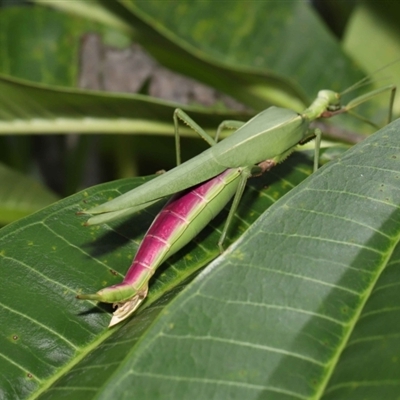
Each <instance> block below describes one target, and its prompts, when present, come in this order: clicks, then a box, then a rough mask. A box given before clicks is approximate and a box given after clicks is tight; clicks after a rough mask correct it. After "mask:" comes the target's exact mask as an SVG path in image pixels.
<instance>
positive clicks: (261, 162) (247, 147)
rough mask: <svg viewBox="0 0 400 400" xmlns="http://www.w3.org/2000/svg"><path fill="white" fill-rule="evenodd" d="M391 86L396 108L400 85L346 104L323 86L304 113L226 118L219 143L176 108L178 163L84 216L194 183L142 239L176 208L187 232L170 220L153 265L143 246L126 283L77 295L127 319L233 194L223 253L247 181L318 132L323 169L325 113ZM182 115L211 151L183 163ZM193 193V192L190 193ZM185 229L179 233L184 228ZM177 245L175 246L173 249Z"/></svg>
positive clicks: (115, 211)
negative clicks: (316, 124)
mask: <svg viewBox="0 0 400 400" xmlns="http://www.w3.org/2000/svg"><path fill="white" fill-rule="evenodd" d="M389 90H390V91H391V98H390V106H392V104H393V101H394V95H395V87H394V86H387V87H384V88H381V89H378V90H376V91H373V92H370V93H369V94H367V95H364V96H361V97H358V98H356V99H354V100H353V101H351V102H350V103H349V104H348V105H347V106H345V107H344V106H341V105H340V95H339V94H338V93H336V92H333V91H330V90H321V91H320V92H319V93H318V96H317V98H316V99H315V100H314V101H313V103H312V104H311V105H310V106H309V107H308V108H307V109H306V110H304V111H303V112H302V113H301V114H298V113H296V112H294V111H292V110H289V109H284V108H278V107H270V108H268V109H266V110H265V111H262V112H261V113H259V114H258V115H256V116H255V117H253V118H252V119H251V120H250V121H248V122H247V123H245V124H242V123H239V122H237V121H225V122H223V123H222V124H221V125H220V126H219V128H218V130H217V134H216V139H215V140H214V139H212V138H211V137H210V136H209V135H208V134H207V133H206V132H205V131H204V130H203V129H201V128H200V126H199V125H197V124H196V123H195V122H194V121H193V120H192V119H191V118H190V117H189V116H188V115H187V114H186V113H184V112H183V111H182V110H179V109H177V110H176V111H175V113H174V122H175V138H176V143H177V145H176V147H177V163H178V166H177V167H175V168H174V169H172V170H170V171H168V172H166V173H164V174H162V175H160V176H158V177H157V178H155V179H153V180H151V181H149V182H147V183H145V184H143V185H142V186H140V187H138V188H136V189H134V190H132V191H130V192H128V193H126V194H124V195H122V196H119V197H117V198H116V199H114V200H111V201H109V202H107V203H104V204H102V205H99V206H97V207H94V208H92V209H89V210H87V211H85V212H84V213H87V214H94V216H93V217H91V218H90V219H89V221H88V224H89V225H91V224H96V223H104V222H109V221H112V220H114V219H117V218H120V217H122V216H127V215H130V214H132V213H134V212H136V211H138V210H140V209H143V208H145V207H148V206H149V205H151V204H153V203H155V202H156V201H158V200H160V199H162V198H164V197H166V196H170V195H172V194H175V193H179V192H182V191H185V190H187V189H189V188H191V189H189V190H188V192H183V193H181V194H179V195H178V199H183V200H180V202H178V203H179V207H181V208H182V209H183V210H184V211H180V209H179V207H172V208H171V206H170V205H169V204H167V206H166V207H165V208H164V209H163V210H162V211H161V213H160V214H159V215H158V216H157V217H156V219H155V221H154V223H153V225H152V226H151V228H150V229H149V231H148V233H147V234H146V236H145V239H144V240H143V243H147V242H149V241H150V239H149V237H151V236H152V235H153V236H159V235H160V232H161V231H160V230H159V229H155V227H157V228H160V227H161V228H162V224H161V223H160V221H161V220H162V218H161V217H160V216H161V215H162V214H163V213H164V214H165V212H166V213H168V212H170V211H172V212H174V213H176V214H177V215H179V216H180V217H182V218H183V219H185V221H186V225H185V229H183V230H181V231H179V229H180V228H179V227H178V226H179V224H176V226H175V225H174V226H173V225H169V227H170V228H171V229H170V235H169V236H168V237H166V238H164V249H163V250H162V254H161V253H160V254H159V257H158V258H157V260H156V261H152V262H150V263H147V264H146V265H145V264H141V266H138V264H137V263H136V266H135V260H136V259H137V258H138V255H139V252H140V254H141V255H140V257H139V263H141V260H142V259H144V258H146V254H144V255H143V254H142V252H141V249H142V246H141V247H140V250H139V252H138V255H137V257H136V258H135V260H134V263H133V264H132V266H131V268H130V270H129V271H128V274H127V277H126V278H125V280H124V282H122V283H121V284H120V285H114V286H112V287H109V288H105V289H102V290H100V291H99V292H97V293H96V294H93V295H79V296H78V298H80V299H91V300H98V301H103V302H111V303H115V304H116V305H118V307H119V309H118V310H117V311H116V312H115V313H114V317H113V319H112V321H111V324H110V326H111V325H114V324H116V323H118V322H120V321H122V320H123V319H125V318H127V317H128V316H129V315H130V314H131V313H132V312H134V311H135V310H136V309H137V307H138V306H139V304H140V303H141V302H142V301H143V299H144V298H145V297H146V294H147V288H148V281H149V279H150V277H151V276H152V274H153V273H154V271H155V269H156V268H158V266H159V265H160V264H161V263H162V262H164V261H165V260H166V259H167V258H168V257H169V256H170V255H172V254H173V252H176V251H178V250H179V249H180V248H182V247H183V246H184V245H185V244H186V243H188V242H189V241H190V240H191V239H192V238H193V237H194V236H196V235H197V233H198V232H199V231H200V230H201V229H203V228H204V227H205V226H206V225H207V224H208V222H209V221H210V220H211V219H212V218H213V217H214V216H215V214H216V213H217V212H219V211H220V210H222V208H223V207H224V206H225V205H226V203H227V202H228V201H229V200H230V199H231V197H232V196H234V201H233V204H232V206H231V210H230V212H229V215H228V218H227V222H226V224H225V227H224V230H223V232H222V235H221V238H220V240H219V243H218V244H219V246H220V249H221V251H222V250H223V248H222V245H223V241H224V239H225V235H226V233H227V230H228V227H229V224H230V222H231V220H232V217H233V214H234V212H235V210H236V208H237V206H238V204H239V201H240V198H241V195H242V193H243V190H244V186H245V183H246V181H247V179H248V178H249V177H250V176H252V175H253V176H254V175H257V174H260V173H263V172H264V171H267V170H269V169H270V168H272V167H273V166H274V165H276V164H277V163H279V162H280V161H283V160H284V159H285V158H286V157H287V156H289V155H290V154H291V153H292V152H293V151H294V149H295V148H296V146H297V145H298V144H302V143H304V142H306V141H308V140H309V139H310V138H313V137H315V136H316V137H317V140H316V145H315V156H314V170H316V169H317V167H318V155H319V145H320V132H319V133H316V134H315V133H312V132H310V130H309V126H310V123H311V122H312V121H314V120H316V119H318V118H321V117H325V118H328V117H331V116H334V115H337V114H341V113H344V112H347V111H349V110H350V109H352V108H354V107H356V106H358V105H359V104H361V103H362V102H364V101H366V100H368V99H370V98H371V97H373V96H375V95H377V94H379V93H382V92H384V91H389ZM178 119H180V120H182V121H183V122H185V123H186V124H187V125H189V126H190V127H191V128H193V129H194V130H195V131H196V132H197V133H198V134H199V135H200V136H201V137H203V138H204V139H205V140H206V141H207V142H208V143H209V144H210V145H211V147H210V148H209V149H207V150H206V151H204V152H203V153H201V154H199V155H198V156H196V157H194V158H192V159H191V160H189V161H186V162H185V163H183V164H180V153H179V131H178ZM390 119H391V107H390V110H389V116H388V120H389V121H390ZM232 127H238V129H237V130H236V131H235V132H234V133H233V134H232V135H231V136H229V137H228V138H227V139H224V140H223V141H221V142H217V141H218V137H219V134H220V132H221V130H222V129H223V128H232ZM225 175H227V176H229V179H228V181H229V182H230V184H229V185H228V184H226V183H222V182H225V181H224V180H220V178H221V177H222V176H224V177H225ZM203 182H205V183H203ZM207 185H209V186H207ZM206 187H207V188H208V189H207V190H205V192H204V193H205V195H204V196H203V198H202V201H201V202H200V203H199V204H200V205H199V204H198V205H196V206H193V205H192V206H193V209H192V208H191V207H189V206H187V205H185V204H186V201H187V200H185V199H188V198H189V197H190V196H191V194H193V193H195V194H196V195H197V193H196V191H198V190H199V188H200V191H201V190H203V189H204V188H206ZM210 188H211V189H210ZM228 188H229V189H228ZM209 189H210V190H209ZM215 189H216V190H215ZM208 190H209V191H208ZM188 193H189V196H187V195H188ZM185 196H186V197H185ZM209 202H212V203H213V207H214V208H213V210H214V211H213V212H212V213H208V211H206V210H208V206H207V204H208V203H209ZM178 203H177V204H178ZM171 204H173V202H172V203H171ZM165 210H167V211H165ZM193 210H196V212H192V211H193ZM207 213H208V214H207ZM153 228H154V229H153ZM161 230H162V229H161ZM178 231H179V232H180V233H177V232H178ZM170 248H173V249H174V251H173V252H171V251H170V250H169V249H170ZM148 251H149V252H150V253H151V252H152V251H154V248H152V246H149V249H148ZM150 253H149V254H150Z"/></svg>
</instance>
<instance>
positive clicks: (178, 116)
mask: <svg viewBox="0 0 400 400" xmlns="http://www.w3.org/2000/svg"><path fill="white" fill-rule="evenodd" d="M179 120H181V121H182V122H183V123H184V124H186V125H187V126H189V127H190V128H192V129H193V130H194V131H195V132H196V133H197V134H198V135H199V136H200V137H201V138H203V139H204V140H205V141H206V142H207V143H208V144H209V145H210V146H214V145H215V144H216V141H215V140H214V139H213V138H212V137H211V136H210V135H209V134H208V133H207V132H206V131H205V130H204V129H203V128H202V127H201V126H200V125H199V124H197V123H196V122H195V121H194V120H193V119H192V118H190V117H189V115H187V114H186V113H185V111H183V110H181V109H180V108H177V109H175V111H174V126H175V151H176V165H180V164H181V137H180V135H179Z"/></svg>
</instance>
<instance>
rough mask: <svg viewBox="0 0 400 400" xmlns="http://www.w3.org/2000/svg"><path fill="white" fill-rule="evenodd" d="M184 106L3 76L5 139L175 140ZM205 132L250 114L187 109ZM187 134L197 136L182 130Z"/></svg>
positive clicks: (0, 96)
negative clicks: (131, 136) (117, 136)
mask: <svg viewBox="0 0 400 400" xmlns="http://www.w3.org/2000/svg"><path fill="white" fill-rule="evenodd" d="M179 106H181V105H180V104H177V103H173V102H168V101H163V100H158V99H156V98H154V97H149V96H145V95H139V94H122V93H120V94H114V93H104V92H96V91H89V90H87V91H84V90H79V89H72V88H71V89H66V88H62V87H53V86H47V85H41V84H33V83H28V82H27V81H23V80H19V79H14V78H8V77H6V76H1V75H0V134H18V133H21V134H22V133H56V132H58V133H69V132H80V133H152V134H167V135H171V136H172V135H173V120H172V117H173V112H174V110H175V108H176V107H179ZM182 108H184V109H185V110H186V111H188V112H189V113H190V115H191V116H192V117H193V118H194V119H195V120H196V121H197V122H198V123H199V124H201V125H202V126H203V127H204V128H205V129H212V132H215V131H216V128H217V127H218V125H219V123H220V122H221V121H222V120H224V119H243V118H246V117H247V118H248V115H249V114H248V113H244V112H237V111H224V110H221V111H218V110H212V109H210V110H208V109H206V108H204V107H192V106H182ZM181 130H182V133H183V134H187V135H189V136H194V137H196V136H197V135H196V133H195V132H194V131H193V130H192V129H189V128H187V127H185V126H182V129H181Z"/></svg>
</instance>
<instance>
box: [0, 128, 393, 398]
mask: <svg viewBox="0 0 400 400" xmlns="http://www.w3.org/2000/svg"><path fill="white" fill-rule="evenodd" d="M399 131H400V123H399V121H396V122H395V123H393V124H391V125H390V126H388V127H386V128H385V129H383V130H381V131H380V132H378V133H377V134H375V135H373V136H372V137H371V138H369V139H368V140H366V141H365V142H363V143H361V144H359V145H357V146H356V147H354V148H353V149H352V150H350V151H349V152H346V153H345V154H344V155H343V156H342V157H340V158H339V160H338V161H336V162H333V163H329V164H328V165H326V166H324V167H322V168H321V169H320V170H319V171H318V172H317V173H316V174H314V175H313V176H312V177H311V178H309V179H307V181H305V182H303V183H302V184H300V185H299V186H298V187H297V188H295V189H293V190H292V191H291V192H290V193H289V194H288V195H287V196H285V197H284V198H282V199H281V200H280V201H278V202H276V203H275V204H274V205H273V206H272V207H271V208H270V209H269V210H268V211H267V212H266V213H264V214H263V215H262V217H261V218H259V219H258V221H257V222H256V223H254V224H253V226H252V227H251V228H250V229H248V230H247V231H246V232H245V233H244V234H243V235H242V236H241V238H240V239H239V240H238V241H237V242H236V243H235V244H234V245H233V246H231V247H230V248H228V249H227V250H226V252H225V253H224V254H223V255H221V256H220V257H219V258H217V259H216V260H215V261H214V262H213V263H211V264H210V265H209V266H208V267H207V268H206V269H205V270H204V271H203V273H201V274H200V276H198V277H197V278H196V279H195V280H194V281H192V282H191V283H189V284H188V285H187V286H186V288H185V290H183V291H181V289H182V285H179V283H181V284H182V283H183V282H184V281H185V279H187V278H188V277H189V275H190V274H192V273H193V272H194V271H196V270H198V268H200V267H201V266H202V265H204V264H205V263H207V262H208V261H209V260H210V259H212V258H214V257H215V255H216V248H215V241H216V238H217V237H218V232H216V231H215V232H212V229H211V230H207V231H205V233H203V234H202V235H200V237H199V238H198V239H196V241H195V242H194V243H193V244H191V245H189V246H188V247H187V248H185V249H183V250H182V251H181V252H180V253H179V254H177V255H176V256H175V257H173V259H171V260H170V262H168V263H167V267H164V268H163V269H161V270H160V271H159V273H157V274H156V276H155V279H154V280H153V281H152V285H151V295H150V297H149V301H148V302H147V308H144V309H142V311H139V312H138V313H137V314H136V316H134V317H133V318H132V319H130V320H129V321H128V322H127V323H126V324H125V325H121V326H117V327H116V328H115V329H110V330H107V329H106V326H107V323H108V321H109V316H108V314H107V313H105V312H104V311H103V309H102V308H101V307H98V306H96V305H95V304H91V303H89V302H78V301H77V300H76V299H75V298H74V296H75V294H76V292H78V291H80V290H82V291H88V290H90V291H93V290H96V289H98V288H99V287H102V286H105V285H109V284H112V283H114V282H117V281H119V280H120V279H121V276H122V275H123V274H124V273H125V271H126V268H127V265H128V263H129V259H130V258H131V257H132V255H133V249H134V247H136V244H137V242H138V238H139V237H140V235H141V234H142V233H143V230H144V229H145V226H147V225H148V223H149V221H150V220H151V218H152V216H151V215H150V214H149V213H147V212H143V213H141V214H140V215H138V216H137V217H135V218H134V219H133V220H131V221H125V222H123V223H122V224H117V225H114V226H100V227H92V228H85V227H83V226H82V223H83V221H84V219H83V218H82V217H79V216H75V215H74V213H75V211H78V210H79V209H81V208H83V207H90V206H92V205H93V204H96V203H98V202H101V201H104V200H105V199H107V198H110V197H115V195H117V194H118V193H121V192H125V191H127V190H129V189H130V188H132V187H133V186H135V185H136V184H138V183H139V182H138V181H137V180H136V181H129V180H125V181H119V182H114V183H110V184H106V185H103V186H101V187H95V188H92V189H90V190H88V191H87V192H82V193H80V194H78V195H75V196H72V197H70V198H68V199H65V200H63V201H61V202H59V203H57V204H55V205H53V206H51V207H49V208H47V209H45V210H43V211H41V212H39V213H36V214H34V215H32V216H30V217H28V218H25V219H23V220H20V221H18V222H16V223H14V224H11V225H9V226H8V227H6V228H3V229H2V230H1V231H0V233H1V234H2V238H1V241H0V243H1V246H0V254H1V258H2V261H1V273H2V276H3V279H2V280H1V283H0V285H1V291H0V293H1V294H0V306H1V311H0V320H1V321H0V322H1V325H2V327H3V328H2V335H1V338H0V340H1V352H0V370H1V371H3V375H2V377H1V379H2V382H1V384H0V387H1V388H2V391H3V392H2V395H3V397H5V398H10V399H13V398H26V397H30V398H36V397H38V396H39V394H40V395H41V396H40V398H43V399H45V398H49V399H50V398H51V399H54V398H57V399H58V398H65V399H80V398H85V399H88V398H97V399H100V398H104V399H109V398H118V399H125V398H126V399H131V398H136V397H138V398H139V397H142V398H149V399H155V398H165V396H166V393H168V397H172V398H246V399H252V398H254V399H255V398H262V397H265V398H271V399H290V398H293V399H295V398H303V399H311V398H314V399H317V398H322V396H323V395H326V397H327V398H335V399H336V398H348V399H350V398H351V399H358V398H363V399H365V398H370V399H377V398H394V397H395V395H396V394H397V393H399V386H398V385H399V380H398V370H399V369H398V363H397V362H396V360H398V357H399V356H400V354H399V353H400V343H399V336H398V332H399V327H398V321H399V320H400V319H399V318H397V314H396V313H397V310H398V309H399V301H400V298H399V296H400V294H399V291H398V290H396V289H397V287H398V285H399V281H400V280H399V279H400V276H399V274H398V271H397V270H398V269H397V268H396V265H397V264H396V263H397V254H398V250H397V247H396V246H397V243H398V239H399V236H400V231H399V229H400V228H399V227H400V224H399V222H400V221H399V220H400V214H399V208H398V204H399V203H400V191H399V190H398V181H399V177H400V167H399V159H400V153H399V139H398V138H399ZM299 161H301V159H300V160H299V159H296V158H291V159H289V160H288V161H287V162H285V163H284V164H282V166H280V167H279V168H283V169H278V168H277V169H276V170H274V171H272V172H273V173H272V174H267V175H266V176H265V177H263V178H262V180H261V181H256V180H255V181H254V183H255V184H256V185H258V189H261V188H262V187H263V186H264V185H266V184H267V185H269V186H270V187H269V188H268V189H265V188H264V189H262V190H261V191H260V192H259V191H258V190H257V191H254V190H248V191H247V194H246V198H245V199H244V201H243V203H242V205H241V207H242V208H241V210H240V212H239V215H240V218H239V219H238V220H237V221H236V222H235V225H236V224H238V225H239V226H237V225H236V227H233V228H234V229H235V228H236V230H237V232H238V233H239V232H241V231H242V229H243V228H245V227H246V226H247V224H248V222H247V221H252V220H254V219H255V218H256V217H257V216H258V215H259V212H260V208H262V207H264V206H265V204H264V201H266V202H267V203H270V201H271V196H272V198H275V197H276V198H277V197H279V193H277V190H278V189H279V188H281V189H282V188H285V187H286V188H287V189H289V187H291V186H292V185H294V184H295V183H296V182H295V181H298V180H299V178H300V176H304V172H305V170H306V168H305V167H304V166H302V165H301V164H299V163H298V162H299ZM290 162H294V166H290ZM286 168H288V169H286ZM271 179H272V182H271ZM152 211H153V212H154V211H156V208H154V209H153V210H152ZM221 222H222V220H221V219H218V220H217V221H215V222H213V223H212V226H214V227H217V226H220V225H219V224H220V223H221ZM176 285H178V286H176ZM172 288H175V289H172ZM169 289H172V290H171V291H168V290H169ZM377 360H378V362H377ZM373 365H376V366H377V367H376V368H375V367H371V366H373ZM378 366H379V370H378V369H377V368H378Z"/></svg>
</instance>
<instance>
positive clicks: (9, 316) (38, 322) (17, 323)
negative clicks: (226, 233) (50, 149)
mask: <svg viewBox="0 0 400 400" xmlns="http://www.w3.org/2000/svg"><path fill="white" fill-rule="evenodd" d="M291 162H292V163H294V165H293V164H292V165H291V163H285V164H284V165H282V167H281V169H280V170H279V169H277V171H274V173H272V174H268V175H266V176H265V177H264V179H260V180H259V179H257V180H254V181H253V182H252V185H253V188H254V189H255V190H254V189H253V190H247V191H246V194H245V198H244V201H243V205H242V206H241V208H240V210H239V213H238V216H239V218H238V219H236V221H235V222H234V224H233V226H232V230H231V232H233V233H234V234H233V235H231V238H237V237H238V236H239V235H240V234H241V233H242V232H243V231H244V230H245V229H246V228H247V227H248V225H249V224H250V223H251V222H252V221H254V220H255V219H256V218H257V217H258V216H259V215H260V214H261V213H262V211H263V210H264V209H265V208H266V207H268V205H269V204H271V203H272V202H273V201H274V199H276V198H278V197H280V196H281V195H282V193H284V192H286V191H288V190H290V188H291V187H293V186H295V185H296V184H297V183H298V182H300V181H301V180H302V179H304V178H305V177H306V176H307V175H308V173H309V171H310V169H309V166H308V165H307V164H306V165H304V164H303V165H302V164H301V163H304V156H302V155H301V154H300V155H298V156H297V157H292V158H291ZM299 162H300V163H299ZM282 174H283V176H284V177H285V179H286V180H285V181H284V182H283V184H282V182H281V178H282V176H281V175H282ZM143 181H144V180H143V179H133V180H128V179H127V180H122V181H117V182H112V183H109V184H105V185H101V186H98V187H94V188H92V189H89V190H87V191H85V192H82V193H79V194H77V195H75V196H72V197H70V198H67V199H65V200H62V201H60V202H58V203H56V204H54V205H53V206H51V207H49V208H46V209H44V210H42V211H41V212H39V213H36V214H34V215H32V216H30V217H28V218H25V219H22V220H20V221H18V222H16V223H13V224H10V225H9V226H8V227H6V228H3V229H2V230H1V231H0V232H1V239H0V242H1V245H0V254H1V263H0V268H1V276H2V277H3V279H2V280H1V283H0V286H1V290H0V293H1V294H0V323H1V325H2V326H3V327H4V329H3V330H2V335H1V336H0V340H1V347H2V349H3V351H2V352H0V353H1V355H0V371H7V372H6V374H5V375H2V376H1V378H0V379H1V382H0V388H2V390H3V392H1V393H2V395H3V396H5V397H6V398H18V399H20V398H25V397H27V396H33V397H36V396H37V395H38V394H39V393H40V392H42V391H44V390H46V389H47V387H49V386H52V385H53V384H54V381H55V380H56V379H57V378H59V377H62V376H64V375H65V373H66V372H67V371H68V370H69V369H70V368H71V367H72V366H73V365H74V364H76V363H78V362H79V361H80V360H81V359H82V357H84V356H86V355H87V354H88V353H89V352H90V351H91V350H93V349H94V348H96V346H97V345H98V344H100V343H101V342H103V341H104V340H105V339H106V338H107V337H108V336H109V335H110V334H114V333H115V332H116V331H118V329H116V330H107V329H106V327H107V325H108V322H109V315H108V314H107V313H105V312H104V310H103V309H102V308H99V307H96V306H95V304H94V303H88V302H82V301H78V300H76V299H75V295H76V294H77V293H78V292H79V291H81V290H82V291H85V292H87V291H93V290H96V289H99V288H101V287H102V286H104V285H107V284H112V283H116V282H118V281H120V280H121V277H122V276H123V275H124V274H125V273H126V271H127V268H128V266H129V264H130V260H131V259H132V257H133V255H134V253H135V250H136V248H137V245H138V243H139V241H140V238H141V236H142V235H143V234H144V232H145V230H146V229H147V227H148V226H149V225H150V223H151V220H152V218H153V217H154V213H155V212H156V211H157V209H158V208H159V207H158V208H157V207H153V208H152V209H151V210H150V211H145V212H143V213H141V214H140V215H138V216H136V217H135V218H133V219H132V220H129V221H126V222H124V223H122V224H116V225H115V226H112V227H110V226H101V227H98V226H97V227H92V228H87V227H84V226H83V223H84V221H85V220H86V219H87V218H85V217H82V216H76V215H75V212H76V211H79V210H81V209H82V208H86V207H91V206H93V205H94V204H96V203H98V202H104V201H105V200H107V199H109V198H110V197H115V196H116V195H117V194H119V193H121V192H126V191H128V190H130V189H132V187H134V186H136V185H138V184H140V183H142V182H143ZM266 185H268V186H269V185H271V188H270V189H269V190H268V191H266V192H265V195H262V196H259V191H261V193H262V191H264V189H263V187H264V186H266ZM225 217H226V213H225V215H221V216H219V217H218V218H217V219H216V220H214V221H213V223H212V224H211V225H210V227H209V229H208V230H206V231H205V232H204V233H202V234H201V235H200V236H199V238H197V239H196V241H194V242H193V244H192V245H189V246H187V248H186V249H184V250H182V251H181V252H180V254H177V255H176V256H175V257H174V258H173V259H172V260H171V261H170V262H168V263H167V264H168V265H170V266H171V267H169V268H168V269H167V270H165V268H164V269H163V270H161V271H160V274H157V277H156V279H155V280H154V284H153V285H152V286H151V292H150V296H149V300H150V302H149V303H150V304H152V303H153V302H154V301H155V300H156V299H157V298H159V297H160V296H161V295H162V294H163V293H165V292H166V291H168V290H169V289H171V288H173V287H175V286H176V285H177V284H179V283H182V282H183V281H185V280H187V279H188V277H190V275H192V274H193V273H194V272H195V271H197V270H198V269H199V268H201V267H202V266H204V265H206V264H207V263H208V262H209V261H210V260H212V259H213V258H215V257H216V255H217V254H218V249H217V246H216V242H217V240H218V236H219V232H220V229H221V226H222V224H223V222H224V218H225ZM99 268H100V269H99ZM163 301H164V302H165V301H166V300H165V298H163ZM106 310H108V311H110V307H107V308H106ZM157 310H159V306H156V307H155V308H153V311H152V313H157ZM144 333H145V332H144ZM112 365H113V366H114V367H117V364H116V363H115V360H114V361H113V362H112ZM71 393H72V392H71ZM0 397H1V396H0Z"/></svg>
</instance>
